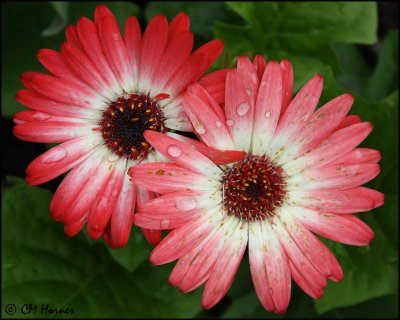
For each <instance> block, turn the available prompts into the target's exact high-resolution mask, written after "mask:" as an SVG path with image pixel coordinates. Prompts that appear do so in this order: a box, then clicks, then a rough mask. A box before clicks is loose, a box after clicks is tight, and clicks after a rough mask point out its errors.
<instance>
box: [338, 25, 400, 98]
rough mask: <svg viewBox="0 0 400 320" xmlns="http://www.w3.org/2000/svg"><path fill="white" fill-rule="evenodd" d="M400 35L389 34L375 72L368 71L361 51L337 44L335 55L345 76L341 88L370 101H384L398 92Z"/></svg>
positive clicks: (350, 45)
mask: <svg viewBox="0 0 400 320" xmlns="http://www.w3.org/2000/svg"><path fill="white" fill-rule="evenodd" d="M398 37H399V32H398V30H392V31H390V32H388V33H387V35H386V37H385V39H384V41H383V43H382V44H381V45H380V50H379V53H378V54H379V55H378V64H377V66H376V68H375V70H374V71H373V72H371V70H369V68H368V67H366V65H365V62H364V60H363V58H362V57H361V55H360V53H359V51H358V49H357V48H356V47H355V46H354V45H352V44H336V45H335V46H334V50H335V53H336V55H337V57H338V60H339V63H340V64H341V66H342V69H343V73H342V74H340V75H338V76H337V80H338V82H339V83H340V84H342V85H343V86H345V87H346V88H348V89H351V90H354V91H356V92H357V93H359V94H361V95H362V96H363V97H365V98H366V99H368V100H370V101H380V100H382V99H384V98H385V97H386V96H388V95H389V94H391V93H393V92H394V91H395V90H396V89H397V88H398V83H399V77H398V70H399V67H398V59H399V50H398V46H399V40H398Z"/></svg>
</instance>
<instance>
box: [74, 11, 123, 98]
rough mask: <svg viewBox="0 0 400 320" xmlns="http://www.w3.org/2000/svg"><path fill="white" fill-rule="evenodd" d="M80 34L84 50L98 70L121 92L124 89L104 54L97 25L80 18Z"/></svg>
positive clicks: (115, 90) (116, 90) (111, 86)
mask: <svg viewBox="0 0 400 320" xmlns="http://www.w3.org/2000/svg"><path fill="white" fill-rule="evenodd" d="M78 34H79V39H80V40H81V43H82V47H83V48H84V52H85V53H86V55H87V56H88V57H89V58H90V60H91V61H92V63H93V64H94V65H95V66H96V69H97V70H98V72H100V73H101V74H102V75H103V78H104V80H105V81H106V82H107V83H108V85H109V86H110V88H111V89H113V90H114V92H115V93H116V94H121V93H122V89H121V88H120V87H119V84H118V81H117V78H116V76H115V75H114V73H113V71H112V70H111V68H110V66H109V64H108V62H107V60H106V58H105V56H104V53H103V49H102V47H101V44H100V39H99V34H98V30H97V27H96V25H95V24H94V23H93V22H92V21H90V20H89V19H87V18H85V17H83V18H80V19H79V20H78Z"/></svg>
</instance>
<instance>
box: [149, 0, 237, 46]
mask: <svg viewBox="0 0 400 320" xmlns="http://www.w3.org/2000/svg"><path fill="white" fill-rule="evenodd" d="M182 11H183V12H185V13H187V14H188V15H189V16H190V30H191V31H192V32H193V33H194V34H195V35H196V36H199V37H201V38H203V39H204V40H209V39H211V37H212V34H213V22H214V21H215V20H219V21H225V22H228V21H235V20H236V21H237V18H238V16H237V15H236V14H234V13H233V12H232V11H231V10H229V9H228V8H227V7H226V5H225V4H224V3H223V2H220V1H215V2H211V1H207V2H205V1H178V2H177V1H151V2H149V3H148V5H147V6H146V9H145V17H146V21H147V22H149V21H150V20H151V18H153V17H154V16H155V15H156V14H162V15H165V16H166V17H167V18H168V20H169V21H171V20H172V18H173V17H175V16H176V15H177V14H178V13H180V12H182Z"/></svg>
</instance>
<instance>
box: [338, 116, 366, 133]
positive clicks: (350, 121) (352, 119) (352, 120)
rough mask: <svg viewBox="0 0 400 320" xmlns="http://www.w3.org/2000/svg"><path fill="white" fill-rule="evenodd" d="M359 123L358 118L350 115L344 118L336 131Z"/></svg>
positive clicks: (359, 119)
mask: <svg viewBox="0 0 400 320" xmlns="http://www.w3.org/2000/svg"><path fill="white" fill-rule="evenodd" d="M359 122H361V118H360V116H357V115H350V116H346V117H345V118H344V119H343V121H342V122H341V123H339V125H338V126H337V127H336V129H335V130H336V131H337V130H340V129H343V128H346V127H348V126H351V125H353V124H356V123H359Z"/></svg>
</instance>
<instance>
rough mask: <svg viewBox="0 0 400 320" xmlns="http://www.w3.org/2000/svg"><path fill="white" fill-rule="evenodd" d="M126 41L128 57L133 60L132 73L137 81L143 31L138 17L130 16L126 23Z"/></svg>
mask: <svg viewBox="0 0 400 320" xmlns="http://www.w3.org/2000/svg"><path fill="white" fill-rule="evenodd" d="M124 42H125V47H126V53H127V55H128V59H129V60H130V62H131V66H132V74H133V79H134V81H135V82H137V81H138V76H139V63H140V51H141V46H142V32H141V31H140V25H139V22H138V20H137V19H136V17H129V18H128V20H126V23H125V32H124Z"/></svg>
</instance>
